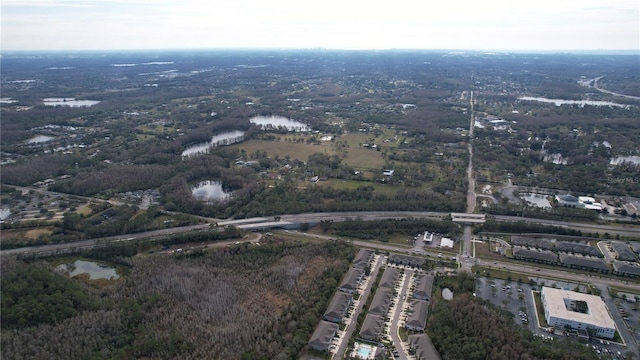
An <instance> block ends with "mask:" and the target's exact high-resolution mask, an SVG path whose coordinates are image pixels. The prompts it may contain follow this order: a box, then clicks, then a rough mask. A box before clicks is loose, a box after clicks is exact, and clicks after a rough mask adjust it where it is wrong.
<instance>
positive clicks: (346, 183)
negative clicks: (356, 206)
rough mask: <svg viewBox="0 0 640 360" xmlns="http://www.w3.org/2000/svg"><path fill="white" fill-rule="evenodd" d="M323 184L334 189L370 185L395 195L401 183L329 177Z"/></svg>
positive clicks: (381, 191) (382, 191)
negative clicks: (391, 183) (390, 183)
mask: <svg viewBox="0 0 640 360" xmlns="http://www.w3.org/2000/svg"><path fill="white" fill-rule="evenodd" d="M323 184H327V186H331V187H333V188H334V189H345V190H355V189H357V188H359V187H360V186H371V187H373V189H374V191H375V192H376V193H379V194H386V195H395V194H396V193H397V192H398V190H400V189H402V186H401V185H389V184H381V183H375V182H369V181H357V180H342V179H329V180H327V181H325V182H323Z"/></svg>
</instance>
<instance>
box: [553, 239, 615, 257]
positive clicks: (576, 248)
mask: <svg viewBox="0 0 640 360" xmlns="http://www.w3.org/2000/svg"><path fill="white" fill-rule="evenodd" d="M556 250H557V251H561V252H567V253H574V254H582V255H589V256H597V257H604V255H602V252H601V251H600V249H598V248H596V247H593V246H589V245H586V244H581V243H577V242H569V241H558V242H557V243H556Z"/></svg>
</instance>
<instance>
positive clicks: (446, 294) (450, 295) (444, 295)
mask: <svg viewBox="0 0 640 360" xmlns="http://www.w3.org/2000/svg"><path fill="white" fill-rule="evenodd" d="M442 298H443V299H445V300H451V299H453V291H451V289H449V288H444V289H442Z"/></svg>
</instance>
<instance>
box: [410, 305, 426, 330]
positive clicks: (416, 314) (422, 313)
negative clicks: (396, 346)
mask: <svg viewBox="0 0 640 360" xmlns="http://www.w3.org/2000/svg"><path fill="white" fill-rule="evenodd" d="M411 306H412V307H413V310H411V312H410V313H409V314H408V315H407V320H406V321H405V327H406V326H412V327H418V328H424V327H425V326H426V325H427V312H428V311H429V303H428V302H426V301H423V300H413V301H412V302H411Z"/></svg>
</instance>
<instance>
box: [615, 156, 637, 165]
mask: <svg viewBox="0 0 640 360" xmlns="http://www.w3.org/2000/svg"><path fill="white" fill-rule="evenodd" d="M625 162H627V163H633V164H635V165H640V156H637V155H632V156H617V157H614V158H613V159H611V161H610V162H609V164H611V165H621V164H622V163H625Z"/></svg>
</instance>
